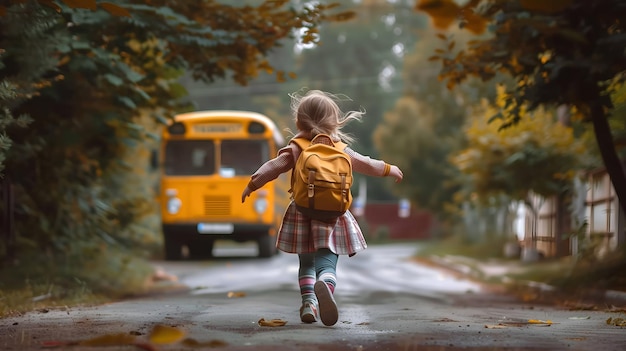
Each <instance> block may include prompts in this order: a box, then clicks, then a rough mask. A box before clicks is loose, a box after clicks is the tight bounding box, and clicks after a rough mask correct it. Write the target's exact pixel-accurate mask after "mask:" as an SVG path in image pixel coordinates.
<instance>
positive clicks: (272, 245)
mask: <svg viewBox="0 0 626 351" xmlns="http://www.w3.org/2000/svg"><path fill="white" fill-rule="evenodd" d="M275 239H276V238H275V237H273V236H270V235H269V234H267V233H266V234H263V235H261V236H260V237H259V240H258V245H259V257H263V258H267V257H272V256H274V255H275V254H276V242H275V241H276V240H275Z"/></svg>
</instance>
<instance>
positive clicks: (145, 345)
mask: <svg viewBox="0 0 626 351" xmlns="http://www.w3.org/2000/svg"><path fill="white" fill-rule="evenodd" d="M285 323H286V322H285ZM185 335H187V332H185V331H184V330H182V329H180V328H176V327H171V326H166V325H161V324H158V325H155V326H154V327H153V328H152V330H151V331H150V334H149V335H148V340H147V341H146V340H141V339H139V338H137V332H130V333H111V334H104V335H100V336H97V337H94V338H90V339H85V340H70V341H54V340H53V341H44V342H43V343H42V347H43V348H67V347H81V346H82V347H84V346H89V347H110V346H134V347H137V348H139V349H143V350H146V351H156V350H157V346H158V345H168V344H176V343H181V344H183V345H184V346H187V347H194V348H199V347H202V348H205V347H222V346H225V345H228V344H227V343H226V342H224V341H221V340H210V341H198V340H195V339H191V338H185Z"/></svg>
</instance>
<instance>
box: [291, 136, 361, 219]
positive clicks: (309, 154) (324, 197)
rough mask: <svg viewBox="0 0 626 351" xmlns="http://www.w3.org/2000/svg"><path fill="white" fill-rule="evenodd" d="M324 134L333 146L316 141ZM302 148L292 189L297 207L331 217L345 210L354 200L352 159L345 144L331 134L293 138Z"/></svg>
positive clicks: (314, 215)
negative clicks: (309, 138)
mask: <svg viewBox="0 0 626 351" xmlns="http://www.w3.org/2000/svg"><path fill="white" fill-rule="evenodd" d="M320 137H324V138H328V140H329V141H330V142H331V143H332V144H333V146H330V145H327V144H324V143H320V142H316V141H317V138H320ZM291 141H293V142H294V143H296V144H297V145H298V146H299V147H300V149H302V152H301V153H300V156H299V157H298V159H297V160H296V165H295V167H294V168H293V171H292V173H291V190H290V192H291V193H292V198H293V201H294V202H295V204H296V208H297V209H298V210H299V211H300V212H302V213H303V214H304V215H306V216H308V217H310V218H312V219H317V220H330V219H333V218H337V217H339V216H341V215H342V214H344V213H345V212H346V211H347V210H348V209H349V208H350V205H351V204H352V193H351V192H350V187H351V186H352V162H351V161H350V156H348V155H347V154H346V153H345V152H344V151H343V150H344V149H345V148H346V146H347V145H346V144H344V143H342V142H332V139H331V138H330V137H329V136H328V135H324V134H318V135H317V136H315V138H313V140H307V139H305V138H294V139H292V140H291Z"/></svg>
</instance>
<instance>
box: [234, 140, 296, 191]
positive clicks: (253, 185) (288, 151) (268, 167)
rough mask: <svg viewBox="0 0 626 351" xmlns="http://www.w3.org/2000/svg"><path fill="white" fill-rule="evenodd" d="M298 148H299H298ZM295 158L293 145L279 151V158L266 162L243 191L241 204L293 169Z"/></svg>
mask: <svg viewBox="0 0 626 351" xmlns="http://www.w3.org/2000/svg"><path fill="white" fill-rule="evenodd" d="M296 147H297V146H296ZM294 163H295V161H294V157H293V152H292V146H291V144H290V145H288V146H286V147H284V148H282V149H280V150H279V151H278V156H276V158H273V159H271V160H269V161H267V162H265V163H264V164H263V165H262V166H261V167H259V169H258V170H257V171H256V172H254V174H253V175H252V176H251V177H250V182H249V183H248V185H247V186H246V188H245V189H243V192H242V193H241V203H244V202H245V201H246V197H248V196H250V194H252V192H253V191H255V190H257V189H259V188H261V187H263V185H265V184H267V183H269V182H271V181H272V180H274V179H276V178H278V176H279V175H281V174H282V173H285V172H287V171H289V170H290V169H292V168H293V166H294Z"/></svg>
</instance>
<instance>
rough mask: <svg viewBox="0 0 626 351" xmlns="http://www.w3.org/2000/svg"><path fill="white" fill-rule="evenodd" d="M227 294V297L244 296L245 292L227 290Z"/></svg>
mask: <svg viewBox="0 0 626 351" xmlns="http://www.w3.org/2000/svg"><path fill="white" fill-rule="evenodd" d="M227 296H228V298H233V297H244V296H246V293H245V292H242V291H229V292H228V295H227Z"/></svg>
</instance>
